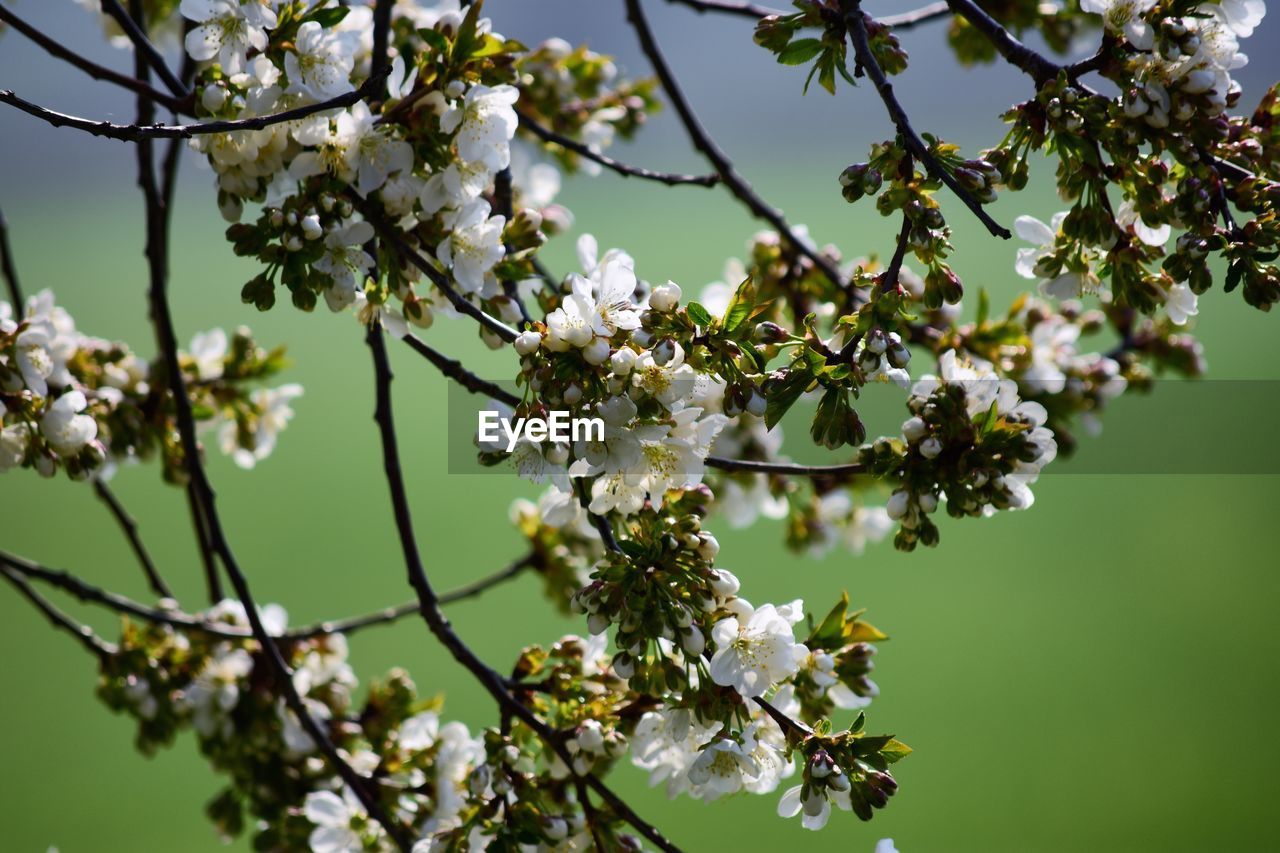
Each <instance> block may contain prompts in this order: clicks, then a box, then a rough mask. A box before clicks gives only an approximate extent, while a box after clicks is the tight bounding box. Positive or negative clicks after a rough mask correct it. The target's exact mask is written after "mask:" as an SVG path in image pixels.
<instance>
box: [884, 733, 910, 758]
mask: <svg viewBox="0 0 1280 853" xmlns="http://www.w3.org/2000/svg"><path fill="white" fill-rule="evenodd" d="M911 753H912V749H911V747H909V746H907V745H906V744H905V743H903V742H902V741H900V740H897V739H896V738H890V739H889V742H888V743H886V744H885V745H884V746H882V747H880V757H881V758H883V759H884V760H885V761H887V762H889V763H890V764H893V763H894V762H896V761H901V760H902V759H904V758H906V757H907V756H908V755H910V754H911Z"/></svg>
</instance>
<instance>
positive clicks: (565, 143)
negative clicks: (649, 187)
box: [516, 110, 720, 187]
mask: <svg viewBox="0 0 1280 853" xmlns="http://www.w3.org/2000/svg"><path fill="white" fill-rule="evenodd" d="M516 115H518V116H519V117H520V126H521V127H523V128H524V129H525V130H527V131H529V132H530V133H532V134H533V135H534V136H536V137H538V138H539V139H541V140H542V141H543V142H547V143H550V144H552V145H559V146H560V147H561V148H564V149H566V150H569V151H572V152H573V153H575V154H577V155H578V156H580V157H585V158H587V159H588V160H593V161H595V162H596V163H599V164H600V165H601V166H604V167H605V168H607V169H612V170H613V171H615V172H617V173H618V174H619V175H622V176H623V177H624V178H644V179H645V180H649V181H657V182H658V183H662V184H666V185H667V186H676V185H677V184H693V185H694V186H699V187H713V186H715V185H716V184H718V183H719V182H720V176H719V175H680V174H675V173H672V172H654V171H652V170H650V169H645V168H642V167H640V166H630V165H628V164H626V163H623V162H621V161H618V160H615V159H613V158H612V157H610V156H608V155H607V154H601V153H600V152H598V151H593V150H592V149H590V148H588V147H587V146H586V145H583V144H582V143H581V142H578V141H577V140H574V139H570V138H569V137H567V136H561V135H560V134H558V133H556V132H555V131H554V130H551V129H550V128H548V127H544V126H543V125H541V124H539V123H538V122H537V121H536V120H535V119H534V118H533V117H531V116H530V115H529V114H528V113H526V112H524V111H523V110H516Z"/></svg>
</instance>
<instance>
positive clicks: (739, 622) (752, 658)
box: [711, 604, 809, 698]
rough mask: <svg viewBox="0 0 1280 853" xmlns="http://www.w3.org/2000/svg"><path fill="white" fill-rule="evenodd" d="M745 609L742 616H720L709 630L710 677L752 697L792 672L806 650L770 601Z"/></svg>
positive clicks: (789, 624) (717, 682)
mask: <svg viewBox="0 0 1280 853" xmlns="http://www.w3.org/2000/svg"><path fill="white" fill-rule="evenodd" d="M747 608H748V611H747V612H746V613H744V614H743V615H742V616H740V617H739V616H730V617H728V618H727V619H722V620H720V621H719V622H717V623H716V624H715V626H714V627H713V628H712V629H711V639H712V642H713V643H714V644H715V647H716V652H715V654H714V655H713V656H712V658H711V678H712V680H713V681H715V683H716V684H719V685H722V686H724V687H733V688H734V689H736V690H737V691H738V692H739V693H741V694H742V695H743V696H746V697H747V698H753V697H756V696H763V695H764V694H765V692H766V691H768V689H769V688H770V687H772V686H773V685H774V684H777V683H778V682H779V681H782V680H783V679H785V678H787V677H788V676H791V675H794V674H795V672H796V670H797V669H798V668H799V666H800V662H801V661H802V660H803V659H804V656H805V655H807V654H808V653H809V650H808V649H807V648H806V647H805V646H804V645H803V644H801V643H797V642H796V641H795V634H794V632H793V630H792V627H791V623H790V622H788V621H787V620H786V619H785V618H783V617H782V615H780V614H779V613H778V610H777V608H775V607H774V606H773V605H772V604H766V605H764V606H763V607H761V608H759V609H758V610H754V611H751V610H749V608H750V605H747Z"/></svg>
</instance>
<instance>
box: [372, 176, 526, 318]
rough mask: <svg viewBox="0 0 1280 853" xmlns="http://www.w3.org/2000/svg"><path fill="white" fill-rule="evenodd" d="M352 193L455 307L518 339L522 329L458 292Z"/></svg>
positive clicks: (374, 222)
mask: <svg viewBox="0 0 1280 853" xmlns="http://www.w3.org/2000/svg"><path fill="white" fill-rule="evenodd" d="M348 197H349V198H350V199H351V201H352V202H353V203H354V204H355V206H356V208H357V209H358V210H359V211H360V213H361V214H362V215H363V216H364V218H365V219H366V220H367V221H368V222H369V224H370V225H372V226H373V228H374V230H375V231H377V232H378V236H379V237H380V238H382V241H383V242H384V243H390V244H391V247H392V248H393V249H395V250H396V251H397V252H399V253H400V254H401V255H402V256H403V257H404V258H405V259H406V260H408V261H409V263H411V264H413V265H414V266H415V267H417V268H418V269H420V270H422V272H424V273H425V274H426V276H427V278H429V279H431V282H432V284H434V285H435V286H436V287H438V288H440V292H441V293H443V294H444V295H445V298H446V299H448V300H449V303H450V304H451V305H453V307H454V308H456V309H458V311H460V312H462V313H463V314H466V315H467V316H468V317H471V318H472V319H474V320H476V321H477V322H478V323H479V324H480V325H481V326H484V327H485V328H486V329H488V330H489V331H491V332H493V333H494V334H495V335H497V336H498V337H500V338H502V340H504V341H507V342H508V343H509V342H511V341H514V340H515V339H516V336H517V335H518V334H519V332H517V331H516V330H515V329H513V328H511V327H510V326H508V325H507V324H506V323H504V322H502V321H501V320H499V319H497V318H495V317H491V316H489V315H488V314H486V313H485V312H484V311H482V310H480V309H479V308H477V307H476V306H475V305H474V304H472V303H471V302H470V301H469V300H468V299H467V298H466V297H465V296H463V295H462V294H460V293H458V291H457V290H456V289H455V288H454V286H453V284H452V283H450V281H449V279H448V278H447V277H446V276H445V274H444V273H442V272H440V270H438V269H436V268H435V265H433V264H432V263H431V262H430V261H428V260H427V259H426V258H424V257H423V256H422V255H421V254H419V253H418V252H417V251H415V250H414V248H413V247H412V246H410V245H409V244H408V243H407V242H406V241H405V239H404V238H403V237H401V236H400V233H399V231H398V229H396V227H395V226H393V225H391V224H390V223H388V222H387V221H386V219H384V218H383V217H382V215H381V214H380V213H379V212H378V211H377V210H376V209H375V208H374V207H373V206H372V205H370V204H369V203H368V202H366V201H365V200H364V199H362V198H360V197H359V196H358V195H356V194H355V193H350V194H349V195H348Z"/></svg>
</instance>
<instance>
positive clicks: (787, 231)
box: [626, 0, 844, 286]
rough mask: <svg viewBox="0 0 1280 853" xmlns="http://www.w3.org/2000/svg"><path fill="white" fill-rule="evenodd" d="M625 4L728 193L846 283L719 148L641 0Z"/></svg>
mask: <svg viewBox="0 0 1280 853" xmlns="http://www.w3.org/2000/svg"><path fill="white" fill-rule="evenodd" d="M626 4H627V18H628V20H630V21H631V26H632V28H634V29H635V31H636V36H637V37H638V38H639V40H640V47H641V49H642V50H643V51H644V54H645V56H647V57H648V59H649V63H650V64H651V65H652V66H653V70H654V72H655V73H656V74H657V75H658V79H659V80H660V81H661V82H662V88H663V90H664V91H666V93H667V97H668V98H669V99H670V100H671V105H672V106H673V107H675V110H676V113H677V114H678V115H679V116H680V121H681V123H683V124H684V127H685V131H686V132H687V133H688V134H689V138H690V140H691V141H692V142H693V146H694V147H695V148H697V149H698V151H700V152H701V153H702V155H703V156H704V157H706V158H707V161H708V162H709V163H711V166H712V168H714V169H715V170H716V174H718V175H719V176H720V180H721V181H723V182H724V185H725V186H726V187H727V188H728V189H729V192H731V193H733V195H734V197H735V198H737V199H738V200H739V201H740V202H742V203H743V204H744V205H745V206H746V208H747V209H748V210H750V211H751V213H752V214H753V215H755V216H756V217H757V218H759V219H763V220H764V221H765V222H768V223H769V225H771V226H772V227H773V229H774V230H775V231H777V232H778V234H779V235H780V236H782V237H784V238H786V240H787V242H788V243H790V244H791V246H792V247H793V248H794V249H795V250H796V251H797V252H799V253H800V254H802V255H804V256H805V257H806V258H808V259H809V260H810V261H812V262H813V264H814V266H816V267H817V268H818V269H820V270H822V273H823V275H825V276H826V277H827V278H828V279H830V280H831V281H832V283H834V284H836V285H840V286H843V285H844V282H843V281H842V279H841V277H840V270H839V269H837V268H836V265H835V264H834V263H832V261H831V259H830V258H827V257H824V256H823V255H822V254H821V253H820V252H818V251H817V250H815V249H813V248H812V247H810V246H809V245H808V244H807V243H806V242H805V241H803V240H801V239H800V238H799V237H798V236H796V233H795V232H794V231H793V230H792V229H791V226H790V225H788V224H787V221H786V220H785V219H784V218H783V216H782V214H781V213H780V212H779V211H778V210H776V209H775V208H774V207H772V206H771V205H770V204H769V203H768V202H766V201H765V200H764V199H763V198H761V197H760V196H759V195H758V194H757V193H756V191H755V190H753V189H752V188H751V185H750V184H749V183H747V181H746V180H745V179H744V178H743V177H742V176H741V175H739V174H738V173H737V172H736V171H735V170H734V168H733V163H732V161H730V160H729V158H728V156H726V155H725V153H724V152H723V151H721V150H720V147H719V146H718V145H716V143H715V140H714V139H712V138H711V135H710V134H709V133H707V130H706V128H705V127H703V126H702V122H701V121H699V120H698V116H697V114H696V113H694V111H693V107H692V106H690V104H689V100H688V98H686V97H685V94H684V90H683V89H681V88H680V82H679V81H678V80H677V79H676V76H675V74H674V72H672V70H671V66H670V65H668V64H667V59H666V57H665V56H664V55H663V53H662V49H661V48H660V47H658V42H657V40H656V39H655V38H654V35H653V30H652V29H651V28H650V27H649V21H648V19H647V18H646V17H645V14H644V10H643V9H642V8H641V6H640V0H626Z"/></svg>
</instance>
